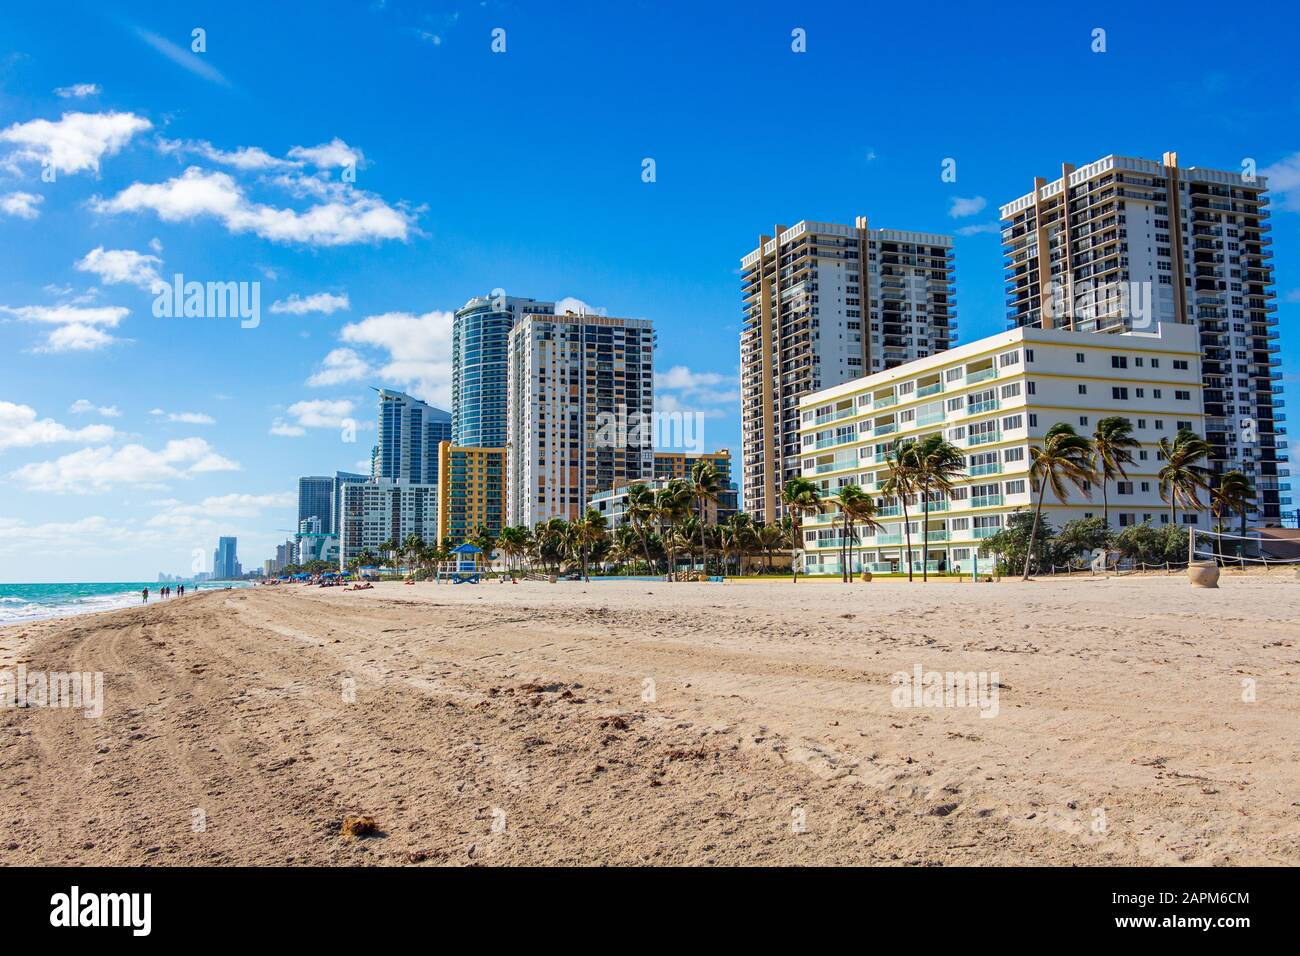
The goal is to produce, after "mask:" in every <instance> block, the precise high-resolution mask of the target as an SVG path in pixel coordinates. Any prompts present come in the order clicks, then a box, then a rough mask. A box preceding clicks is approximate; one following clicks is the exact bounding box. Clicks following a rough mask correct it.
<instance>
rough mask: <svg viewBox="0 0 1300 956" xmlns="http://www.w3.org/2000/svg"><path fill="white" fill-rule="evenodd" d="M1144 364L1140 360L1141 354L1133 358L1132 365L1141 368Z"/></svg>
mask: <svg viewBox="0 0 1300 956" xmlns="http://www.w3.org/2000/svg"><path fill="white" fill-rule="evenodd" d="M1144 364H1145V363H1144V362H1143V360H1142V356H1140V355H1138V356H1135V357H1134V358H1133V366H1134V367H1135V368H1141V367H1142V366H1143V365H1144Z"/></svg>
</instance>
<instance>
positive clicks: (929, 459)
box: [913, 433, 966, 582]
mask: <svg viewBox="0 0 1300 956" xmlns="http://www.w3.org/2000/svg"><path fill="white" fill-rule="evenodd" d="M913 461H914V463H915V464H914V468H913V477H914V478H915V480H916V486H917V487H918V488H919V489H920V491H921V507H922V508H923V509H924V512H923V513H924V520H922V522H921V581H922V582H926V581H929V580H930V575H929V563H928V562H929V560H930V495H931V494H933V493H934V492H941V493H942V494H944V495H947V494H948V492H950V491H952V485H953V482H955V481H956V480H957V479H958V478H961V477H963V476H964V475H965V473H966V468H965V466H966V456H965V455H963V454H962V453H961V451H959V450H958V448H957V446H956V445H954V444H952V442H949V441H947V440H946V439H945V438H944V437H943V435H940V434H938V433H935V434H933V435H926V436H925V437H924V438H922V439H921V440H920V442H918V443H917V445H916V446H915V448H914V452H913Z"/></svg>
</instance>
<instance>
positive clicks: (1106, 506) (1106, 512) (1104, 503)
mask: <svg viewBox="0 0 1300 956" xmlns="http://www.w3.org/2000/svg"><path fill="white" fill-rule="evenodd" d="M1106 484H1107V481H1106V476H1105V475H1104V474H1103V475H1102V476H1101V520H1102V523H1103V524H1105V525H1106V530H1108V531H1109V530H1110V500H1109V499H1108V498H1107V497H1106Z"/></svg>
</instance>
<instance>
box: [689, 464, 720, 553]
mask: <svg viewBox="0 0 1300 956" xmlns="http://www.w3.org/2000/svg"><path fill="white" fill-rule="evenodd" d="M690 487H691V497H693V498H694V499H695V509H696V512H697V514H698V515H699V518H700V551H702V552H703V562H704V574H705V576H706V577H707V576H708V573H709V546H708V544H707V543H706V542H705V540H704V537H705V535H704V526H705V524H706V522H707V521H708V518H707V517H706V513H705V506H706V505H707V504H708V503H709V502H710V501H713V502H716V501H717V500H718V495H719V494H720V493H721V492H722V482H721V481H720V480H719V478H718V469H717V468H715V467H714V465H713V462H711V461H708V460H706V459H704V458H700V459H698V460H697V461H696V462H695V464H693V465H691V481H690Z"/></svg>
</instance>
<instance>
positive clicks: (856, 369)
mask: <svg viewBox="0 0 1300 956" xmlns="http://www.w3.org/2000/svg"><path fill="white" fill-rule="evenodd" d="M740 265H741V285H742V291H741V302H742V311H743V313H744V316H743V319H744V324H743V327H742V330H741V333H740V387H741V420H740V424H741V440H742V445H743V448H742V451H743V461H742V464H741V486H742V492H743V496H744V504H745V508H746V510H748V511H749V512H750V513H751V514H752V515H753V516H754V517H755V519H756V520H759V521H764V522H771V521H775V520H777V519H779V518H780V517H781V516H782V515H783V514H784V510H785V509H784V507H783V506H782V504H781V489H782V488H784V486H785V483H786V482H787V481H788V480H789V479H791V478H793V477H795V476H796V475H798V474H799V400H800V399H801V398H802V397H803V396H805V395H807V394H809V393H810V392H814V391H817V390H818V389H822V388H829V387H831V386H833V385H837V384H839V383H841V382H846V381H849V380H851V379H854V378H857V377H859V376H862V375H868V374H871V373H874V372H880V371H884V370H885V369H890V368H893V367H895V366H897V365H900V364H902V363H903V362H907V361H910V360H912V359H916V358H923V357H925V356H928V355H933V354H934V353H936V352H942V351H943V350H944V349H946V348H948V347H949V346H950V345H951V344H952V343H953V341H954V339H955V336H956V328H957V323H956V297H955V295H954V290H953V282H954V267H953V251H952V237H951V236H942V235H935V234H931V233H925V232H901V231H896V230H892V229H870V228H868V226H867V219H866V217H865V216H859V217H858V218H857V221H856V224H855V225H852V226H844V225H838V224H835V223H824V222H800V223H797V224H796V225H794V226H791V227H790V228H788V229H787V228H786V227H785V226H777V227H776V229H775V230H774V232H773V235H771V236H760V237H759V241H758V248H756V249H754V251H752V252H750V253H749V254H748V255H747V256H745V257H744V258H743V259H742V260H741V262H740Z"/></svg>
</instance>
